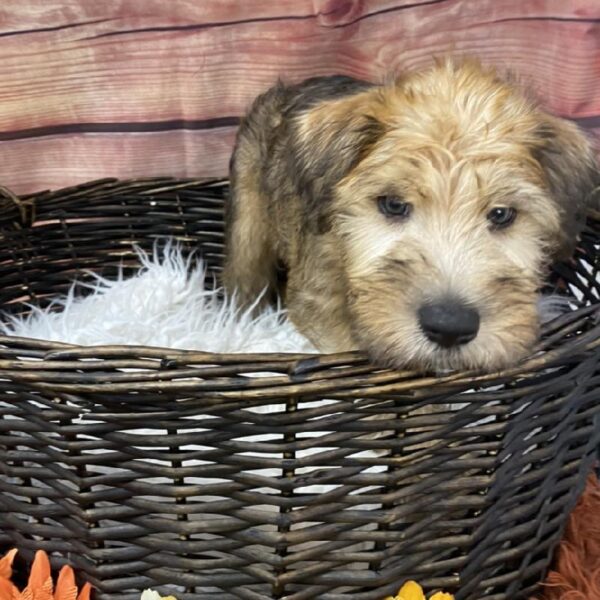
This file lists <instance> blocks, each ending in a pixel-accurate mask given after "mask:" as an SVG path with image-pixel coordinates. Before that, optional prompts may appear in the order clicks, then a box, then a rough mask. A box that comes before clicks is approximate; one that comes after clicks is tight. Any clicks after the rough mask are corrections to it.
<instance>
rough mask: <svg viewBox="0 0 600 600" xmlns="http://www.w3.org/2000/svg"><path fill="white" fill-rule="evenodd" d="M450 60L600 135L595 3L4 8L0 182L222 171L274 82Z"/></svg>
mask: <svg viewBox="0 0 600 600" xmlns="http://www.w3.org/2000/svg"><path fill="white" fill-rule="evenodd" d="M446 53H451V54H455V55H463V54H474V55H477V56H479V57H481V58H482V59H483V60H484V61H486V62H490V63H494V64H497V65H499V66H502V67H511V68H513V69H515V70H517V71H518V72H519V73H520V74H521V75H522V77H523V79H524V80H525V81H526V82H527V83H528V84H529V85H531V86H532V87H533V88H534V89H535V90H536V91H537V93H538V94H539V95H540V97H541V98H542V99H543V101H544V103H545V104H546V105H547V107H548V108H549V109H550V110H551V111H553V112H555V113H557V114H561V115H564V116H568V117H573V118H578V119H582V120H583V121H584V122H586V123H587V124H589V126H590V127H591V128H593V127H594V126H595V127H596V129H597V130H599V131H600V123H596V122H594V119H596V118H597V117H598V118H600V2H598V0H570V1H565V0H528V1H527V2H523V1H522V0H503V1H502V2H498V1H497V0H414V1H407V0H379V1H378V0H279V1H278V2H273V1H272V0H244V1H243V2H242V1H239V0H202V2H198V1H197V0H171V1H170V2H164V1H163V0H144V1H141V0H104V1H102V2H98V1H97V0H65V1H62V2H59V1H58V0H48V1H44V0H28V1H27V2H17V0H4V1H3V2H2V5H1V6H0V78H1V81H2V85H1V86H0V143H1V144H2V146H1V150H2V155H1V157H2V160H1V161H0V182H2V183H3V184H5V185H8V186H9V187H12V188H13V189H14V190H15V191H17V192H18V193H23V192H29V191H33V190H37V189H41V188H57V187H62V186H64V185H68V184H74V183H77V182H81V181H84V180H88V179H93V178H96V177H104V176H117V177H132V176H153V175H164V174H170V175H174V176H193V177H195V176H203V175H210V176H212V175H224V174H225V173H226V170H227V162H228V158H229V154H230V151H231V144H232V140H233V134H234V130H235V123H236V119H237V117H239V116H240V115H241V114H242V113H243V112H244V110H245V108H246V107H247V105H248V104H249V102H250V101H251V100H252V98H254V97H255V96H256V95H257V94H258V93H260V92H261V91H263V90H264V89H265V88H267V87H268V86H269V85H271V84H272V83H273V82H274V81H275V79H276V78H277V77H280V76H281V77H283V78H285V79H288V80H300V79H303V78H305V77H307V76H311V75H322V74H328V73H335V72H339V73H345V74H349V75H354V76H358V77H363V78H368V79H375V80H377V79H380V78H381V77H383V76H384V74H385V73H386V72H387V71H389V70H392V71H401V70H402V69H405V68H408V67H418V66H422V65H426V64H428V63H429V62H430V61H431V59H432V56H434V55H441V54H446Z"/></svg>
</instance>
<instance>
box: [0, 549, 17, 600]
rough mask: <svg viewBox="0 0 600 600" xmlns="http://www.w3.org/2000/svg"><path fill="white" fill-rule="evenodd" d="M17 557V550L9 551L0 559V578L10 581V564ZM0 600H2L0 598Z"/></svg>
mask: <svg viewBox="0 0 600 600" xmlns="http://www.w3.org/2000/svg"><path fill="white" fill-rule="evenodd" d="M16 555H17V549H16V548H13V549H12V550H9V551H8V552H7V553H6V554H5V555H4V556H3V557H2V558H0V577H5V578H6V579H10V578H11V577H12V564H13V561H14V560H15V556H16ZM0 600H4V599H3V598H0Z"/></svg>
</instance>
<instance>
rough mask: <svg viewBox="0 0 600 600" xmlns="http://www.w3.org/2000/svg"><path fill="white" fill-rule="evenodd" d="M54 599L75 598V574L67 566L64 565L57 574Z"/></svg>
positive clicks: (68, 599)
mask: <svg viewBox="0 0 600 600" xmlns="http://www.w3.org/2000/svg"><path fill="white" fill-rule="evenodd" d="M54 600H77V585H76V584H75V574H74V573H73V569H71V567H69V566H64V567H63V568H62V569H61V570H60V573H59V574H58V580H57V581H56V590H55V591H54Z"/></svg>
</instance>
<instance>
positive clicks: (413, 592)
mask: <svg viewBox="0 0 600 600" xmlns="http://www.w3.org/2000/svg"><path fill="white" fill-rule="evenodd" d="M385 600H427V599H426V598H425V594H424V593H423V588H422V587H421V586H420V585H419V584H418V583H416V582H414V581H407V582H406V583H405V584H404V585H403V586H402V587H401V588H400V591H399V592H398V593H397V594H396V595H395V596H394V597H393V598H392V596H388V597H387V598H385ZM429 600H454V596H452V595H451V594H445V593H444V592H437V594H434V595H433V596H431V598H429Z"/></svg>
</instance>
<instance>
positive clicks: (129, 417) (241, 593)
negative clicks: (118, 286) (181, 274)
mask: <svg viewBox="0 0 600 600" xmlns="http://www.w3.org/2000/svg"><path fill="white" fill-rule="evenodd" d="M225 192H226V184H225V183H223V182H202V181H173V180H144V181H133V182H117V181H100V182H94V183H90V184H88V185H83V186H80V187H77V188H71V189H66V190H61V191H59V192H55V193H49V192H46V193H42V194H38V195H35V196H30V197H26V198H22V199H18V198H15V197H13V196H11V194H10V193H9V192H7V191H4V197H3V199H2V200H1V201H0V252H1V254H0V305H1V308H2V309H3V310H8V311H11V312H13V313H18V312H25V311H27V310H28V308H27V304H26V303H33V304H36V305H40V306H43V305H46V304H47V303H48V301H49V299H51V298H52V297H53V296H55V295H56V294H60V293H63V292H65V291H66V290H67V288H68V287H69V285H70V283H71V282H72V280H73V279H74V278H75V277H77V278H78V279H79V280H85V278H86V277H88V276H89V274H88V273H86V270H88V269H92V270H94V271H97V272H102V273H103V274H104V275H108V276H110V275H113V274H114V273H115V272H116V271H117V269H118V267H119V266H121V265H124V266H125V268H126V269H129V268H133V267H135V261H136V254H135V252H134V251H133V245H134V244H137V245H139V246H141V247H143V248H145V249H147V250H151V249H152V245H153V243H154V242H155V240H156V239H157V238H159V237H163V236H175V237H176V238H177V239H178V240H180V241H181V242H182V243H183V244H184V246H185V248H186V249H188V250H198V249H199V252H200V253H201V254H202V256H203V257H204V258H205V259H206V261H207V262H208V264H209V266H210V268H211V269H212V270H213V272H216V271H218V269H219V263H220V262H221V259H222V251H223V246H222V242H223V233H222V207H223V196H224V193H225ZM599 231H600V227H599V225H598V221H597V220H593V219H592V220H590V224H589V226H588V229H587V230H586V232H585V234H584V237H583V240H582V243H581V244H580V246H579V248H578V251H577V256H576V259H575V260H574V261H573V263H572V264H570V265H562V266H559V267H557V268H556V271H555V273H554V276H553V277H552V280H551V282H550V285H552V286H554V287H558V288H560V289H561V290H562V291H563V292H564V293H571V294H575V293H576V290H578V292H577V293H578V294H579V296H580V297H581V296H583V298H584V300H585V302H584V305H583V306H582V308H580V309H579V310H577V311H574V312H572V313H570V314H568V315H566V316H563V317H561V318H560V319H558V320H556V321H554V322H553V323H551V324H550V325H549V326H547V327H546V329H545V335H544V338H543V341H542V342H541V343H540V345H539V348H538V352H536V354H535V355H534V356H533V357H532V358H531V359H529V360H528V361H526V362H525V363H524V364H522V365H520V366H519V367H517V368H514V369H510V370H507V371H505V372H503V373H499V374H495V375H483V376H482V375H477V374H474V373H470V374H469V373H467V374H462V375H456V374H455V375H450V376H446V377H443V378H438V379H435V378H423V377H416V376H414V375H412V374H411V373H407V372H390V371H382V370H379V369H376V368H374V367H372V366H371V365H370V364H369V363H368V362H367V361H366V359H365V358H364V356H362V355H360V354H344V355H330V356H302V355H272V354H270V355H269V354H265V355H215V354H207V353H201V352H186V351H175V350H169V349H159V348H143V347H142V348H140V347H74V346H67V345H65V344H60V343H52V342H48V341H35V340H30V339H17V338H10V337H4V338H1V339H0V411H1V412H0V414H1V416H2V418H1V419H0V428H1V429H0V452H1V453H2V455H1V461H0V544H7V545H17V546H18V547H19V548H20V549H21V550H22V552H24V553H25V556H27V555H28V553H29V555H31V553H32V552H33V551H34V550H35V549H37V548H44V549H46V550H48V551H49V552H51V553H52V554H53V555H54V560H55V564H56V565H59V564H61V563H62V562H64V561H69V562H70V563H71V564H73V565H74V566H75V567H76V568H77V569H79V570H80V571H81V572H82V574H83V575H84V576H85V577H86V578H87V579H88V580H89V581H91V582H92V583H93V585H94V586H96V588H97V589H98V590H99V593H98V594H97V598H99V599H111V600H117V599H119V600H127V599H130V598H131V599H133V598H135V599H136V600H137V598H139V590H141V589H143V588H146V587H149V586H153V587H155V588H157V589H161V590H162V591H163V592H167V591H170V592H175V593H176V595H177V596H178V597H179V598H181V599H185V598H194V599H198V600H200V599H208V598H210V599H214V598H219V599H220V600H225V599H232V598H243V599H248V600H267V599H269V600H270V599H275V598H286V599H287V600H303V599H310V598H318V599H320V600H343V599H353V600H382V598H383V597H384V596H386V595H387V594H389V593H391V592H395V591H396V589H397V588H398V587H399V584H401V583H402V582H403V581H404V580H405V579H407V578H413V579H416V580H418V581H419V582H421V583H422V584H423V585H424V586H425V587H426V588H428V589H436V588H444V589H446V590H447V591H451V592H452V591H453V592H456V596H457V599H458V600H466V599H470V600H484V599H485V600H501V599H507V600H508V599H510V600H514V599H516V598H526V597H527V596H528V595H529V594H530V593H531V592H532V590H533V589H534V588H535V585H536V584H537V582H539V581H540V579H541V578H542V577H543V574H544V572H545V569H546V568H547V566H548V564H549V561H550V559H551V555H552V550H553V548H554V546H555V544H556V542H557V541H558V540H559V538H560V537H561V533H562V529H563V526H564V524H565V520H566V518H567V515H568V514H569V512H570V510H571V508H572V507H573V505H574V503H575V501H576V499H577V497H578V495H579V493H580V491H581V490H582V487H583V485H584V482H585V477H586V474H587V473H588V471H589V468H590V467H591V465H592V462H593V461H594V457H595V448H596V447H597V445H598V437H599V432H598V428H597V427H595V420H596V414H597V411H598V409H597V406H599V400H600V387H599V383H600V381H599V373H598V357H599V351H598V346H599V344H600V326H599V325H598V317H599V315H600V309H599V304H598V302H599V292H600V284H599V282H598V263H597V253H598V244H599ZM259 373H261V374H264V373H269V375H267V376H260V377H258V376H253V375H256V374H259ZM449 404H450V405H452V406H451V407H449V406H448V405H449ZM424 406H427V407H429V408H430V410H431V412H428V413H426V414H423V411H421V410H420V409H422V408H423V407H424ZM381 415H388V417H387V418H386V419H385V420H383V421H382V420H381V419H376V418H373V417H377V416H381ZM374 433H377V434H378V435H373V434H374ZM167 584H170V585H167Z"/></svg>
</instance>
